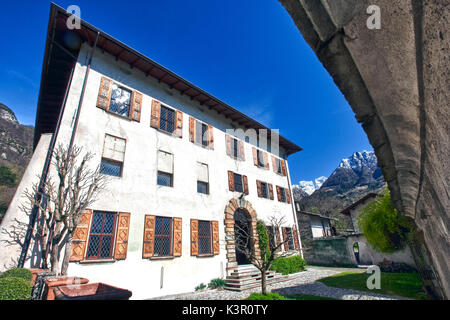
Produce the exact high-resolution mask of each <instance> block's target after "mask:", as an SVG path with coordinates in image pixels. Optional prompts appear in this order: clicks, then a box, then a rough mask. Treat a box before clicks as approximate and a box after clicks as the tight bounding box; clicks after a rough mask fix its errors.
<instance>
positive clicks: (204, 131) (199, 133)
mask: <svg viewBox="0 0 450 320" xmlns="http://www.w3.org/2000/svg"><path fill="white" fill-rule="evenodd" d="M195 142H196V143H198V144H201V145H202V146H204V147H207V146H208V142H209V134H208V125H206V124H204V123H202V122H200V121H196V122H195Z"/></svg>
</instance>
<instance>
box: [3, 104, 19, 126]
mask: <svg viewBox="0 0 450 320" xmlns="http://www.w3.org/2000/svg"><path fill="white" fill-rule="evenodd" d="M0 119H4V120H6V121H10V122H13V123H19V121H18V120H17V118H16V115H15V114H14V112H13V111H12V110H11V109H10V108H8V107H7V106H5V105H4V104H3V103H0Z"/></svg>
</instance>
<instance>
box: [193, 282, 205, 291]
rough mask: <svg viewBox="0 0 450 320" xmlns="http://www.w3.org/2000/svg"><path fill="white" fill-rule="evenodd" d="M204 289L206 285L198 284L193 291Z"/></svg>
mask: <svg viewBox="0 0 450 320" xmlns="http://www.w3.org/2000/svg"><path fill="white" fill-rule="evenodd" d="M205 288H206V284H204V283H200V284H199V285H198V286H196V287H195V291H198V290H203V289H205Z"/></svg>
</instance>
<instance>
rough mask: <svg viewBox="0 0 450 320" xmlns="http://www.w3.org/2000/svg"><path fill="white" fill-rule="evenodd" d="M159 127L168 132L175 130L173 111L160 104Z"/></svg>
mask: <svg viewBox="0 0 450 320" xmlns="http://www.w3.org/2000/svg"><path fill="white" fill-rule="evenodd" d="M159 128H160V129H161V130H164V131H166V132H169V133H173V132H174V130H175V111H174V110H172V109H169V108H167V107H165V106H161V115H160V120H159Z"/></svg>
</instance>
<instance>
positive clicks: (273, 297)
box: [244, 292, 289, 300]
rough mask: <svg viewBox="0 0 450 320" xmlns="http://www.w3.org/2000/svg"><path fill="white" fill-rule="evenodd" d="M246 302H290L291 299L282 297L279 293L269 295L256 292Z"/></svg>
mask: <svg viewBox="0 0 450 320" xmlns="http://www.w3.org/2000/svg"><path fill="white" fill-rule="evenodd" d="M244 300H289V299H287V298H286V297H283V296H280V295H279V294H278V293H275V292H269V293H267V294H262V293H256V292H254V293H252V294H251V295H250V296H248V297H247V298H245V299H244Z"/></svg>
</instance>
